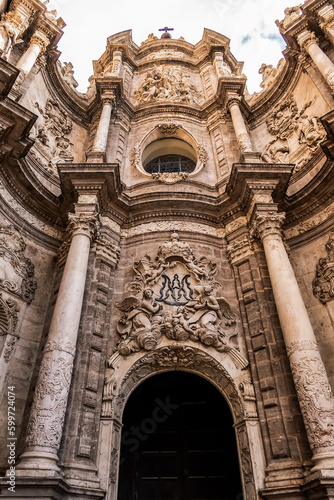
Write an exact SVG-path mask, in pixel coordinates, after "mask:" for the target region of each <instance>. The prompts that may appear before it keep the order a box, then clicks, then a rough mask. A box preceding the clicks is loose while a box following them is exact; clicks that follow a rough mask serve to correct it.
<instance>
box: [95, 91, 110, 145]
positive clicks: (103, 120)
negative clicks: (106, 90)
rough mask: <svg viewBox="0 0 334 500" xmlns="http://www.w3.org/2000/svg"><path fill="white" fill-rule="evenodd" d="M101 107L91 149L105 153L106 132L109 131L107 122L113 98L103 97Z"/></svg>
mask: <svg viewBox="0 0 334 500" xmlns="http://www.w3.org/2000/svg"><path fill="white" fill-rule="evenodd" d="M102 100H103V108H102V113H101V116H100V121H99V125H98V127H97V131H96V135H95V139H94V144H93V151H94V152H99V153H105V151H106V149H107V140H108V132H109V124H110V118H111V113H112V108H113V98H112V97H104V98H103V99H102Z"/></svg>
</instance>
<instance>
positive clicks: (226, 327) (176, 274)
mask: <svg viewBox="0 0 334 500" xmlns="http://www.w3.org/2000/svg"><path fill="white" fill-rule="evenodd" d="M133 270H134V273H135V278H134V280H133V281H131V282H130V283H129V284H128V285H127V290H128V292H129V295H127V296H126V297H125V298H124V299H123V300H122V301H121V302H119V303H118V304H116V307H117V308H118V309H119V310H120V311H122V313H123V316H122V317H121V319H120V320H119V322H118V324H117V332H118V334H119V335H120V337H121V339H120V341H119V342H118V344H117V345H116V348H115V350H116V351H118V352H119V354H121V355H122V356H128V355H130V354H131V353H134V352H138V351H141V350H144V351H151V350H154V349H155V348H156V347H157V346H158V344H159V343H160V342H161V341H162V339H163V337H164V338H165V339H169V340H171V341H174V342H175V341H177V342H185V341H193V342H198V343H201V344H203V345H205V346H210V347H213V348H215V349H216V350H217V351H219V352H229V354H230V355H231V356H232V359H233V361H234V362H235V363H237V365H238V366H246V365H247V362H246V360H244V358H243V357H242V356H241V355H240V354H239V352H238V348H237V346H236V343H235V342H234V338H235V337H236V335H237V328H236V315H235V314H234V313H233V312H232V309H231V307H230V305H229V303H228V302H227V300H226V299H225V298H223V297H222V296H219V294H218V293H217V290H219V289H220V287H221V285H220V283H218V282H217V281H216V280H215V275H216V273H217V265H216V264H215V263H213V262H211V261H210V260H209V259H208V258H207V257H205V256H202V257H200V258H199V259H198V260H197V259H196V258H195V256H194V254H193V251H192V249H191V247H190V246H189V244H188V243H186V242H183V241H180V239H179V235H178V233H175V232H174V233H172V235H171V240H170V241H167V242H165V243H163V244H162V245H161V246H160V248H159V250H158V253H157V256H156V258H155V260H152V259H151V258H150V257H149V256H145V258H144V259H142V260H140V261H139V262H135V264H134V266H133Z"/></svg>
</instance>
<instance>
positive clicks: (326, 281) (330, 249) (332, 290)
mask: <svg viewBox="0 0 334 500" xmlns="http://www.w3.org/2000/svg"><path fill="white" fill-rule="evenodd" d="M326 250H327V257H322V258H321V259H319V262H318V264H317V266H316V274H315V278H314V280H313V282H312V286H313V294H314V296H315V297H316V298H317V299H319V300H320V302H322V303H323V304H326V303H327V302H328V301H329V300H332V299H333V298H334V231H332V232H331V233H330V235H329V239H328V242H327V243H326Z"/></svg>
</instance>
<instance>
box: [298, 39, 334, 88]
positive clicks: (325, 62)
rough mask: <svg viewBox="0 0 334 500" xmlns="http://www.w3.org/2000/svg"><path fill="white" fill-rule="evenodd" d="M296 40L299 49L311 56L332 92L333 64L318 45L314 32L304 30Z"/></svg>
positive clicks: (333, 80) (333, 84) (333, 86)
mask: <svg viewBox="0 0 334 500" xmlns="http://www.w3.org/2000/svg"><path fill="white" fill-rule="evenodd" d="M297 41H298V43H299V45H300V47H301V49H302V50H304V51H305V52H306V53H307V54H308V55H309V56H310V57H311V59H312V61H313V62H314V64H315V65H316V67H317V68H318V70H319V71H320V73H321V74H322V76H323V77H324V79H325V80H326V82H327V84H328V85H329V87H330V89H331V90H332V91H333V92H334V64H333V63H332V61H331V60H330V59H329V57H327V56H326V54H325V53H324V52H323V51H322V50H321V48H320V47H319V45H318V39H317V37H316V36H315V34H314V33H312V32H311V31H308V30H305V31H303V32H302V33H301V34H300V35H299V36H298V37H297Z"/></svg>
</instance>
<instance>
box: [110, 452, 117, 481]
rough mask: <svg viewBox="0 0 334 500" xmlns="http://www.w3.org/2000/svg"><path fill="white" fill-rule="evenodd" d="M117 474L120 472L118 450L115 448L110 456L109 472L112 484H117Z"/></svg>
mask: <svg viewBox="0 0 334 500" xmlns="http://www.w3.org/2000/svg"><path fill="white" fill-rule="evenodd" d="M117 472H118V449H117V448H114V449H113V450H112V452H111V454H110V470H109V479H110V482H112V483H116V479H117Z"/></svg>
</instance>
